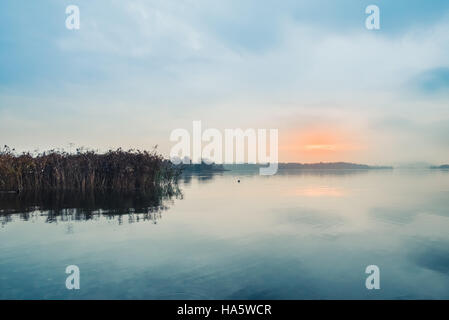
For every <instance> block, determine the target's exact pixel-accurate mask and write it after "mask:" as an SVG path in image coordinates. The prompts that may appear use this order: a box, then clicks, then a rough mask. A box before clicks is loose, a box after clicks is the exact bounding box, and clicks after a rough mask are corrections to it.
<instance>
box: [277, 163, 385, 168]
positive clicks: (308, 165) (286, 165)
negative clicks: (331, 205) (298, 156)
mask: <svg viewBox="0 0 449 320" xmlns="http://www.w3.org/2000/svg"><path fill="white" fill-rule="evenodd" d="M279 169H393V167H388V166H369V165H366V164H357V163H350V162H320V163H280V164H279Z"/></svg>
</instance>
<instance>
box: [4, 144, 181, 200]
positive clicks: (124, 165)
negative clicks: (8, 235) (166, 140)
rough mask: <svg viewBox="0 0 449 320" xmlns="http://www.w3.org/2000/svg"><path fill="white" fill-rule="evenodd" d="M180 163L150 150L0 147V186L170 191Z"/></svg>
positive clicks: (6, 189) (21, 189) (17, 189)
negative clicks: (34, 152) (69, 150)
mask: <svg viewBox="0 0 449 320" xmlns="http://www.w3.org/2000/svg"><path fill="white" fill-rule="evenodd" d="M180 173H181V171H180V168H176V167H175V166H173V165H172V163H171V162H170V161H169V160H166V159H164V158H163V157H162V156H161V155H160V154H158V153H157V152H156V151H155V150H154V151H152V152H148V151H140V150H128V151H124V150H122V149H120V148H119V149H117V150H109V151H108V152H106V153H97V152H94V151H85V150H84V149H77V151H76V153H67V152H65V151H56V150H50V151H48V152H43V153H39V154H37V155H32V154H31V153H29V152H24V153H22V154H16V153H15V151H14V149H10V148H9V147H7V146H5V147H4V148H3V149H2V150H0V191H3V193H12V192H16V193H21V192H24V191H32V192H41V191H79V192H87V191H106V190H108V191H114V192H134V191H139V192H145V193H157V194H164V193H172V192H173V193H175V189H176V188H177V179H178V177H179V175H180Z"/></svg>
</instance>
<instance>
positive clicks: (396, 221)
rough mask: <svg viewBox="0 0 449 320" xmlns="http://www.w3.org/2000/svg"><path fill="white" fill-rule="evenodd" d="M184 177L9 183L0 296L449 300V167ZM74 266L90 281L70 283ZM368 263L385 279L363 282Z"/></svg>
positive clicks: (0, 216)
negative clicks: (111, 184)
mask: <svg viewBox="0 0 449 320" xmlns="http://www.w3.org/2000/svg"><path fill="white" fill-rule="evenodd" d="M237 180H240V183H238V182H237ZM179 187H180V190H181V192H182V193H180V194H178V195H172V196H166V197H162V196H161V197H156V198H154V197H153V198H151V197H150V198H148V197H145V196H143V195H127V196H125V197H124V199H122V198H118V196H117V195H107V194H106V195H104V194H103V195H90V196H89V197H87V198H86V197H85V195H84V197H80V195H73V194H72V195H71V194H65V195H64V196H63V197H62V200H61V196H58V197H56V196H54V195H53V196H48V195H47V196H44V197H35V196H33V197H31V199H29V198H27V199H25V198H22V199H19V200H20V201H18V199H15V198H14V197H18V195H2V197H0V198H1V199H0V212H1V213H0V221H1V227H0V257H1V259H0V289H1V290H0V298H1V299H43V298H45V299H75V298H81V299H313V298H317V299H330V298H343V299H379V298H384V299H417V298H424V299H448V298H449V249H448V248H449V234H447V230H448V229H449V172H448V171H443V170H334V171H332V170H322V171H317V170H310V171H307V170H289V171H286V170H280V171H279V173H278V174H277V175H275V176H269V177H267V176H259V175H257V174H250V173H244V172H242V173H237V172H224V173H217V174H199V175H184V176H182V177H181V179H180V181H179ZM49 199H50V200H51V201H50V200H49ZM114 199H115V200H114ZM18 204H20V205H18ZM68 265H77V266H78V267H79V268H80V273H81V289H80V290H67V289H66V287H65V279H66V277H67V274H65V268H66V267H67V266H68ZM368 265H377V266H379V268H380V286H381V289H380V290H367V289H366V287H365V279H366V277H367V275H366V274H365V268H366V266H368Z"/></svg>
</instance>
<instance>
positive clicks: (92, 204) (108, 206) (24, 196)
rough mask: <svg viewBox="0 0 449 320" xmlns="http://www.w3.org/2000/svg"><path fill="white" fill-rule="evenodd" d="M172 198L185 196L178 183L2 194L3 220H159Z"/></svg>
mask: <svg viewBox="0 0 449 320" xmlns="http://www.w3.org/2000/svg"><path fill="white" fill-rule="evenodd" d="M173 198H176V199H178V198H182V193H181V191H180V189H179V188H178V185H176V184H174V185H173V186H172V187H171V188H156V189H153V190H147V191H145V192H124V191H120V192H116V191H89V192H78V191H48V192H46V191H42V192H28V191H24V192H21V193H19V194H11V193H7V194H0V223H1V224H2V225H4V224H6V223H8V222H11V221H13V218H14V217H17V218H20V219H21V220H29V219H31V218H32V217H33V216H36V215H37V216H39V217H40V216H45V217H46V221H47V222H56V221H69V220H81V221H84V220H90V219H95V218H97V217H100V216H106V217H110V218H114V217H117V218H118V219H119V221H120V220H121V219H122V216H124V215H125V216H126V215H128V220H129V221H130V222H137V221H139V220H143V221H145V220H152V221H154V222H155V221H156V220H158V219H160V218H161V212H162V211H165V210H167V209H168V208H169V205H170V204H171V203H172V199H173Z"/></svg>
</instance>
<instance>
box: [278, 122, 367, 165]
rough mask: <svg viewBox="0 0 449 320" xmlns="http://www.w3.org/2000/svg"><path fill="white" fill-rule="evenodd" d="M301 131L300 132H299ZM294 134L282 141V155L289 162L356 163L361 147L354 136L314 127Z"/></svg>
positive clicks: (329, 128) (335, 129)
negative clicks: (354, 157)
mask: <svg viewBox="0 0 449 320" xmlns="http://www.w3.org/2000/svg"><path fill="white" fill-rule="evenodd" d="M298 131H299V130H298ZM298 131H296V132H292V133H290V134H288V135H287V136H286V138H285V139H283V140H281V143H280V155H281V157H282V158H283V159H285V160H284V161H287V162H305V163H306V162H336V161H356V159H352V157H353V155H354V151H357V150H360V149H361V148H360V146H359V144H358V143H356V142H355V141H354V140H355V138H354V135H351V134H349V133H347V132H346V131H343V130H341V129H338V128H332V127H324V126H322V127H313V128H307V129H304V131H303V132H302V133H300V132H298Z"/></svg>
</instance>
